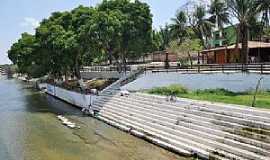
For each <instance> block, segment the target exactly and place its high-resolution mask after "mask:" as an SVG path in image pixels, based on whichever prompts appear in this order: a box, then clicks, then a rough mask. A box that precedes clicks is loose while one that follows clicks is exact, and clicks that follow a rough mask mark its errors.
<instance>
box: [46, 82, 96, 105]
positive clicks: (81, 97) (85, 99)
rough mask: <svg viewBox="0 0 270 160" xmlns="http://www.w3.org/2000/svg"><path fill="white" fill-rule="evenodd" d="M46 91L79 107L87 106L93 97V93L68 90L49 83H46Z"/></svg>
mask: <svg viewBox="0 0 270 160" xmlns="http://www.w3.org/2000/svg"><path fill="white" fill-rule="evenodd" d="M46 88H47V90H46V93H47V94H49V95H52V96H55V97H57V98H59V99H61V100H63V101H66V102H68V103H70V104H72V105H75V106H77V107H80V108H88V106H89V105H90V103H92V102H93V101H94V100H95V99H96V96H95V95H86V94H81V93H78V92H74V91H69V90H66V89H63V88H60V87H57V86H54V85H51V84H47V87H46ZM90 101H91V102H90Z"/></svg>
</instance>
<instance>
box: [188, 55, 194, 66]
mask: <svg viewBox="0 0 270 160" xmlns="http://www.w3.org/2000/svg"><path fill="white" fill-rule="evenodd" d="M188 58H189V62H190V67H191V69H192V67H193V62H192V57H191V55H190V53H189V51H188Z"/></svg>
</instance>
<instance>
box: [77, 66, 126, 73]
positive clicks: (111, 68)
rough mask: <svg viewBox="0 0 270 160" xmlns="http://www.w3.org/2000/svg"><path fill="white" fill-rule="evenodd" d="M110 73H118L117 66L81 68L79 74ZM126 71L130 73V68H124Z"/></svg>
mask: <svg viewBox="0 0 270 160" xmlns="http://www.w3.org/2000/svg"><path fill="white" fill-rule="evenodd" d="M111 71H119V67H117V66H89V67H83V68H82V69H81V72H111ZM126 71H130V67H129V66H127V67H126Z"/></svg>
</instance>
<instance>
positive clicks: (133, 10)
mask: <svg viewBox="0 0 270 160" xmlns="http://www.w3.org/2000/svg"><path fill="white" fill-rule="evenodd" d="M97 9H98V10H99V11H104V12H109V11H119V12H121V14H122V16H123V17H125V18H124V19H123V21H122V27H121V28H122V30H121V35H122V36H121V43H120V53H121V59H122V63H123V64H124V68H126V67H125V66H126V58H136V57H140V56H142V55H143V54H144V53H146V52H148V51H150V49H151V46H152V38H151V35H152V14H151V12H150V7H149V5H148V4H146V3H143V2H140V1H139V0H135V1H134V2H131V1H130V0H114V1H108V0H104V1H103V2H102V3H101V4H100V5H99V6H98V8H97Z"/></svg>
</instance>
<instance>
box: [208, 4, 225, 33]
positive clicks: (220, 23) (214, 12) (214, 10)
mask: <svg viewBox="0 0 270 160" xmlns="http://www.w3.org/2000/svg"><path fill="white" fill-rule="evenodd" d="M209 13H210V14H211V17H210V20H211V21H212V22H213V23H215V24H216V28H218V29H220V30H222V29H223V27H224V24H228V23H229V12H228V8H227V6H226V3H225V2H224V0H213V1H212V3H211V5H210V9H209Z"/></svg>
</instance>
